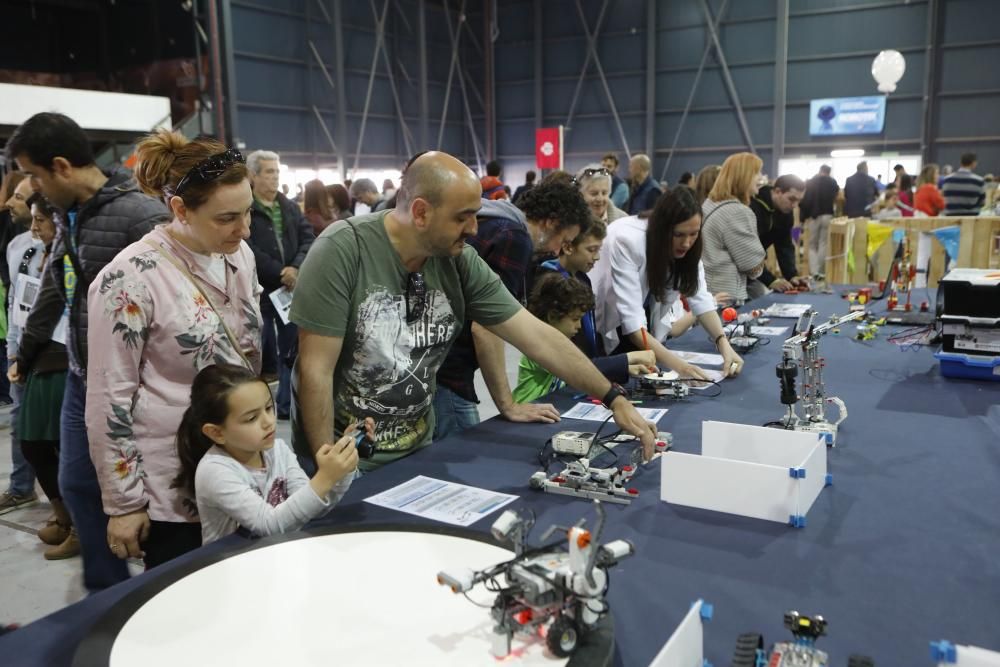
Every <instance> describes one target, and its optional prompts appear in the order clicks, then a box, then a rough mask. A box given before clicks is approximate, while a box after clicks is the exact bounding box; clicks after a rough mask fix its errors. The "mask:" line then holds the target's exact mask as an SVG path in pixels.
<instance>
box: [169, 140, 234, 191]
mask: <svg viewBox="0 0 1000 667" xmlns="http://www.w3.org/2000/svg"><path fill="white" fill-rule="evenodd" d="M234 164H246V158H244V157H243V153H240V152H239V151H238V150H236V149H235V148H230V149H229V150H227V151H224V152H222V153H216V154H215V155H213V156H211V157H208V158H205V159H204V160H202V161H201V162H199V163H198V164H196V165H195V166H194V167H192V168H191V171H189V172H188V173H186V174H184V178H182V179H181V182H180V183H178V184H177V188H176V189H175V190H174V194H175V195H180V194H181V193H183V192H184V190H185V188H187V187H189V186H191V185H205V184H206V183H211V182H212V181H214V180H215V179H217V178H219V177H220V176H222V175H223V174H224V173H226V170H227V169H229V168H230V167H232V166H233V165H234Z"/></svg>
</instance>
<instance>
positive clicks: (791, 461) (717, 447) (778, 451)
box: [701, 421, 820, 468]
mask: <svg viewBox="0 0 1000 667" xmlns="http://www.w3.org/2000/svg"><path fill="white" fill-rule="evenodd" d="M819 441H820V435H819V434H818V433H807V432H804V431H789V430H785V429H778V428H765V427H763V426H751V425H749V424H730V423H728V422H716V421H706V422H702V425H701V453H702V455H703V456H713V457H716V458H722V459H734V460H738V461H747V462H748V463H763V464H765V465H773V466H780V467H785V468H798V467H801V466H802V462H803V461H805V459H806V457H807V456H809V453H810V452H811V451H812V450H813V447H814V446H815V445H816V443H818V442H819Z"/></svg>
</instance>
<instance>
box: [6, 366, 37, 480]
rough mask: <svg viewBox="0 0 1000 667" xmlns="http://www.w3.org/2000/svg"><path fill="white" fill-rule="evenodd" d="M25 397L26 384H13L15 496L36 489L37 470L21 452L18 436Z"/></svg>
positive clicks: (11, 437)
mask: <svg viewBox="0 0 1000 667" xmlns="http://www.w3.org/2000/svg"><path fill="white" fill-rule="evenodd" d="M23 397H24V385H23V384H12V385H11V386H10V398H11V400H12V401H13V404H12V405H11V410H10V458H11V462H12V463H13V464H14V467H13V468H12V469H11V473H10V488H9V489H8V490H9V491H10V492H11V493H13V494H14V495H15V496H27V495H31V493H32V492H33V491H34V490H35V471H34V470H32V469H31V466H30V465H29V464H28V462H27V461H26V460H25V458H24V454H22V453H21V439H20V438H19V437H17V413H18V411H19V409H20V407H21V399H22V398H23Z"/></svg>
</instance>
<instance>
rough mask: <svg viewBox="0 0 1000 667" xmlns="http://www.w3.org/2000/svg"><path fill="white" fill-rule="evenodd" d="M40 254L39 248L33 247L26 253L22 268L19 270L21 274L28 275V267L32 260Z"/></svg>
mask: <svg viewBox="0 0 1000 667" xmlns="http://www.w3.org/2000/svg"><path fill="white" fill-rule="evenodd" d="M37 252H38V246H32V247H30V248H28V249H27V250H25V251H24V256H23V257H21V266H20V267H19V268H18V272H19V273H27V272H28V266H29V265H30V264H31V258H32V257H34V256H35V254H36V253H37Z"/></svg>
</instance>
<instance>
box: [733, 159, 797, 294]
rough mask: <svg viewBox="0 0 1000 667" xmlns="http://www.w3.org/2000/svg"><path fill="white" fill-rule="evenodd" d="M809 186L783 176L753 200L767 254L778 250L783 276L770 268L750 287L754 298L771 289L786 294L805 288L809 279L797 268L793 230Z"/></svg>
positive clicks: (761, 242) (759, 192)
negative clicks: (799, 272) (796, 211)
mask: <svg viewBox="0 0 1000 667" xmlns="http://www.w3.org/2000/svg"><path fill="white" fill-rule="evenodd" d="M805 189H806V184H805V183H804V182H803V181H802V179H801V178H799V177H798V176H795V175H793V174H788V175H785V176H780V177H779V178H778V180H776V181H775V182H774V185H773V186H770V185H765V186H764V187H762V188H761V189H760V191H758V192H757V195H756V196H755V197H753V198H752V199H751V200H750V209H751V210H752V211H753V214H754V215H755V216H757V236H759V237H760V244H761V245H762V246H764V250H767V249H768V248H769V247H771V246H772V245H773V246H774V254H775V256H776V257H777V259H778V266H779V267H780V268H781V276H780V277H779V276H775V275H773V274H772V273H771V272H770V271H768V270H767V268H766V267H765V268H764V272H763V273H761V274H760V277H759V278H757V280H756V281H754V282H755V283H756V284H755V285H752V286H751V285H747V289H748V290H749V292H750V294H751V296H760V295H762V294H764V293H765V292H766V290H765V289H764V288H765V287H768V288H770V289H772V290H774V291H775V292H784V291H785V290H788V289H791V288H792V287H798V286H800V285H801V286H805V285H806V284H807V282H806V279H805V278H802V277H799V275H798V270H797V269H796V266H795V243H794V242H793V241H792V227H793V226H794V224H795V216H794V211H795V207H796V206H797V205H798V203H799V202H800V201H802V196H803V193H804V192H805Z"/></svg>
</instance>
